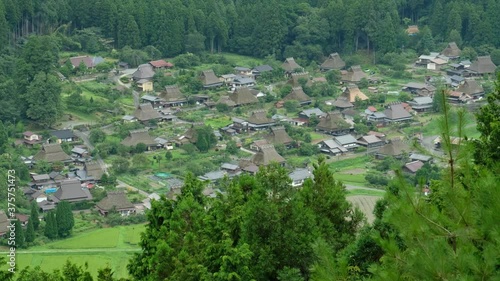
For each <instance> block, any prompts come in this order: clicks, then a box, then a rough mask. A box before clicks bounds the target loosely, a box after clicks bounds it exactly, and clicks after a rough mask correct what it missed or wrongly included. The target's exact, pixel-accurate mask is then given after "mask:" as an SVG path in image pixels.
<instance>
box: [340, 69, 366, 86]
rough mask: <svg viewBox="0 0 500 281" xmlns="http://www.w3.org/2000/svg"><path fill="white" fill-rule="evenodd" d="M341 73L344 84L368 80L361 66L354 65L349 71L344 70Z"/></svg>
mask: <svg viewBox="0 0 500 281" xmlns="http://www.w3.org/2000/svg"><path fill="white" fill-rule="evenodd" d="M340 73H341V75H342V81H344V82H353V83H356V82H359V81H361V79H363V78H368V77H367V76H366V73H364V72H363V70H362V69H361V66H359V65H353V66H351V67H350V68H349V69H348V70H343V71H341V72H340Z"/></svg>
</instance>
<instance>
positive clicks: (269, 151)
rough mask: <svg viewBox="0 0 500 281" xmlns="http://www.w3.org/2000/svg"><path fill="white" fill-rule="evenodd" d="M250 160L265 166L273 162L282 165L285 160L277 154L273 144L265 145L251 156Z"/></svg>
mask: <svg viewBox="0 0 500 281" xmlns="http://www.w3.org/2000/svg"><path fill="white" fill-rule="evenodd" d="M251 162H252V163H253V164H255V165H257V166H267V165H269V164H271V163H273V162H276V163H278V164H281V165H283V164H284V163H285V162H286V160H285V158H283V156H281V155H279V154H278V152H277V151H276V149H275V148H274V145H265V146H262V147H261V149H260V150H259V152H257V153H256V154H255V155H254V156H253V157H252V159H251Z"/></svg>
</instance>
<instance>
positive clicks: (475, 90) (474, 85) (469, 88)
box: [456, 79, 484, 95]
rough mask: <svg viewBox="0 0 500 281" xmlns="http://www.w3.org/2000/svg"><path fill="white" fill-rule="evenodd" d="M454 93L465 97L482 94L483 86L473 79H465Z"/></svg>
mask: <svg viewBox="0 0 500 281" xmlns="http://www.w3.org/2000/svg"><path fill="white" fill-rule="evenodd" d="M456 91H457V92H462V93H464V94H467V95H474V94H481V93H484V89H483V86H481V84H479V83H478V82H477V81H476V80H473V79H465V81H464V83H463V84H462V85H460V86H458V88H457V90H456Z"/></svg>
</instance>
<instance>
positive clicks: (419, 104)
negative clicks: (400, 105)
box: [408, 97, 433, 112]
mask: <svg viewBox="0 0 500 281" xmlns="http://www.w3.org/2000/svg"><path fill="white" fill-rule="evenodd" d="M408 104H409V105H411V108H412V109H413V110H415V111H416V112H428V111H432V110H433V108H432V98H431V97H415V98H413V100H411V101H408Z"/></svg>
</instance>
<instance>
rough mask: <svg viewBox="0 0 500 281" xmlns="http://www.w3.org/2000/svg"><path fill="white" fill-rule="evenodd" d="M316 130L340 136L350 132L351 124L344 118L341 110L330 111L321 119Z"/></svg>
mask: <svg viewBox="0 0 500 281" xmlns="http://www.w3.org/2000/svg"><path fill="white" fill-rule="evenodd" d="M316 131H320V132H324V133H326V134H331V135H334V136H340V135H344V134H347V133H349V132H350V131H351V125H350V124H349V123H347V122H346V121H345V120H344V118H342V114H341V113H340V112H329V113H328V114H327V115H326V116H325V117H324V118H321V119H320V121H319V123H318V125H317V126H316Z"/></svg>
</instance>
